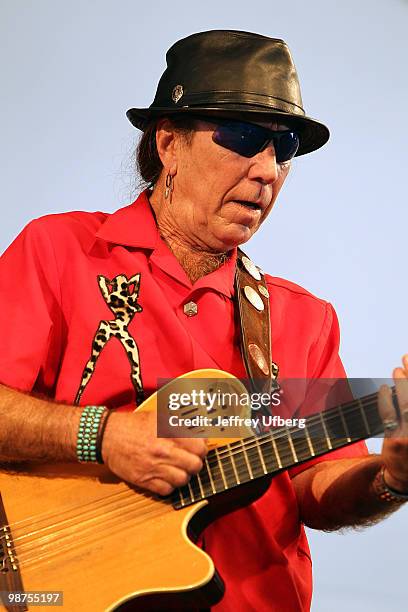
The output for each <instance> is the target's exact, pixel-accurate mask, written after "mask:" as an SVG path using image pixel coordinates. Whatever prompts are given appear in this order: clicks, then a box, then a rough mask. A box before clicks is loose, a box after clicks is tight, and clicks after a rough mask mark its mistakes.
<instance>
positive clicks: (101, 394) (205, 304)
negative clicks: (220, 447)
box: [0, 193, 366, 612]
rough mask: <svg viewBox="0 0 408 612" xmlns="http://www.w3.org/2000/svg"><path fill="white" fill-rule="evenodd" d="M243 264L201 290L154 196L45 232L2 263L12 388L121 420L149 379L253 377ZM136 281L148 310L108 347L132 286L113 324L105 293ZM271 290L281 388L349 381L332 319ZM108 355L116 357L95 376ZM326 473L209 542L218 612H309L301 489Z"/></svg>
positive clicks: (275, 492) (324, 306)
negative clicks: (204, 373)
mask: <svg viewBox="0 0 408 612" xmlns="http://www.w3.org/2000/svg"><path fill="white" fill-rule="evenodd" d="M235 259H236V253H234V255H233V257H231V258H230V260H229V261H228V262H227V263H226V264H225V265H223V266H222V267H221V268H219V269H218V270H216V271H215V272H212V273H211V274H208V275H207V276H205V277H203V278H201V279H199V280H198V281H197V282H196V283H194V284H192V283H191V282H190V280H189V279H188V277H187V276H186V273H185V272H184V270H183V269H182V267H181V266H180V264H179V263H178V261H177V259H176V258H175V257H174V256H173V254H172V253H171V251H170V250H169V249H168V247H167V246H166V245H165V243H164V242H163V241H162V240H161V238H160V235H159V233H158V230H157V227H156V223H155V219H154V215H153V214H152V211H151V208H150V205H149V202H148V199H147V197H146V193H143V194H141V195H140V196H139V198H138V199H137V200H136V202H134V203H133V204H131V205H130V206H127V207H125V208H122V209H120V210H118V211H117V212H115V213H113V214H106V213H102V212H95V213H89V212H69V213H64V214H58V215H49V216H46V217H43V218H41V219H38V220H35V221H33V222H31V223H30V224H29V225H28V226H27V227H26V228H25V229H24V230H23V232H22V233H21V234H20V235H19V236H18V237H17V239H16V240H15V241H14V242H13V244H12V245H11V246H10V247H9V248H8V249H7V250H6V252H5V253H4V255H3V256H2V258H1V260H0V304H1V309H0V324H1V329H2V350H1V352H0V380H1V382H2V383H4V384H6V385H9V386H11V387H14V388H16V389H21V390H24V391H31V390H33V391H36V392H41V393H46V394H47V395H49V396H50V397H52V398H55V399H56V400H58V401H64V402H68V403H74V400H75V397H76V395H77V393H78V391H79V390H80V389H82V395H81V398H80V403H81V404H83V405H86V404H104V405H108V406H111V407H118V406H123V405H126V404H130V403H134V401H135V384H134V380H135V377H136V375H135V371H136V370H138V372H139V376H140V379H141V381H142V384H143V388H144V391H145V394H146V395H149V394H150V393H152V392H153V391H154V390H156V387H157V380H158V379H159V378H172V377H176V376H179V375H180V374H183V373H185V372H187V371H189V370H194V369H199V368H220V369H222V370H226V371H229V372H231V373H232V374H235V375H236V376H238V377H244V376H245V370H244V367H243V364H242V360H241V356H240V350H239V345H238V338H239V330H238V329H237V328H236V325H235V323H234V306H233V299H232V298H233V294H234V287H233V285H234V267H235ZM136 274H140V283H139V295H138V298H137V303H138V304H139V306H141V307H142V310H141V311H140V312H133V314H132V313H130V314H129V316H128V315H127V314H126V312H127V311H126V308H125V309H124V310H123V312H125V315H124V316H125V317H127V316H128V320H126V321H125V323H126V329H123V326H122V332H120V331H119V332H117V334H120V333H122V342H121V341H118V340H119V338H118V337H117V338H115V337H112V338H110V340H109V341H106V335H104V334H106V329H105V328H104V325H105V327H106V324H108V325H109V324H110V323H112V321H113V320H114V319H115V317H114V314H115V312H116V311H119V310H120V306H121V304H120V300H121V297H120V286H118V291H117V295H118V298H117V300H118V301H117V303H116V311H115V308H114V309H113V310H112V303H108V301H107V299H106V295H105V296H104V290H103V283H105V287H106V286H108V287H110V288H112V286H114V283H115V279H116V283H117V284H118V283H119V284H120V282H125V284H126V282H127V281H128V280H129V279H132V277H133V278H134V277H135V275H136ZM103 277H105V280H103ZM124 277H126V280H124ZM112 281H113V283H112ZM267 282H268V286H269V291H270V296H271V325H272V346H273V359H274V361H275V362H276V363H277V364H278V365H279V368H280V375H281V376H282V377H288V378H289V377H294V378H295V377H298V378H317V377H322V378H335V377H342V376H344V370H343V367H342V365H341V362H340V358H339V356H338V344H339V330H338V324H337V320H336V316H335V313H334V311H333V308H332V307H331V305H330V304H328V303H326V302H324V301H323V300H320V299H318V298H316V297H314V296H313V295H311V294H310V293H308V292H307V291H305V290H304V289H302V288H301V287H299V286H297V285H295V284H293V283H290V282H288V281H285V280H282V279H278V278H272V277H270V276H267ZM134 285H135V281H134V282H133V286H134ZM125 295H126V291H125V292H124V293H123V296H125ZM124 299H125V301H126V297H124ZM191 300H193V301H194V302H195V303H196V304H197V306H198V313H197V315H196V316H192V317H188V316H186V314H184V311H183V306H184V305H185V304H186V303H187V302H189V301H191ZM128 306H131V305H130V303H129V304H128ZM101 322H105V323H104V324H103V325H102V327H101ZM117 322H118V323H119V324H120V325H121V320H120V319H119V318H118V319H117ZM122 322H123V321H122ZM109 329H110V330H111V333H112V334H113V335H115V331H114V329H116V328H115V327H114V326H113V327H112V326H111V327H110V328H109ZM98 330H99V332H98V335H97V336H96V332H97V331H98ZM104 330H105V331H104ZM123 334H127V335H126V337H124V336H123ZM132 341H134V342H135V344H136V346H137V352H135V349H134V345H133V347H132ZM126 342H127V343H128V344H127V345H126ZM95 343H96V344H95ZM98 343H99V345H100V346H103V348H102V350H99V349H97V352H98V358H97V360H96V361H95V362H94V365H93V371H92V375H91V376H88V375H87V373H86V368H87V367H88V366H89V363H90V359H91V356H92V354H93V351H94V350H95V347H97V346H98ZM125 345H126V346H128V349H127V350H124V349H125ZM129 347H130V348H129ZM136 361H137V367H136V366H135V362H136ZM132 363H133V369H132V368H131V364H132ZM132 372H133V375H134V376H133V378H131V374H132ZM84 377H85V378H84ZM84 380H85V383H84ZM81 381H82V386H81ZM365 453H366V449H365V446H364V445H363V444H361V445H353V446H351V447H348V448H346V449H343V450H340V451H336V452H334V453H331V454H330V458H336V457H345V456H356V455H359V454H365ZM320 460H322V459H320ZM315 461H319V459H316V460H314V461H313V462H315ZM313 462H309V463H308V464H304V465H303V466H299V467H298V468H295V469H293V470H291V471H290V473H289V472H283V473H282V474H280V475H279V476H277V477H275V478H274V479H273V481H272V484H271V486H270V488H269V489H268V491H267V492H266V494H265V495H264V496H263V497H262V498H261V499H259V500H258V501H256V502H255V503H253V504H251V505H250V506H247V507H246V508H244V509H242V510H238V511H236V512H233V513H230V514H228V515H227V516H225V517H223V518H221V519H219V520H218V521H216V522H215V523H213V524H212V525H211V526H210V527H208V528H207V529H206V531H205V534H204V542H205V548H206V550H207V551H208V552H209V554H210V555H211V557H212V558H213V560H214V562H215V565H216V567H217V569H218V570H219V573H220V574H221V576H222V577H223V579H224V581H225V583H226V594H225V596H224V598H223V600H222V602H221V603H220V604H218V605H217V606H215V607H214V610H216V611H217V612H227V611H228V612H229V611H231V612H232V611H234V612H237V611H240V610H242V611H245V612H246V611H250V610H256V611H259V610H285V612H290V611H292V610H293V611H294V612H295V611H300V610H308V609H309V605H310V599H311V590H312V578H311V561H310V553H309V549H308V545H307V540H306V536H305V533H304V529H303V526H302V525H301V523H300V522H299V516H298V506H297V503H296V498H295V494H294V490H293V487H292V485H291V476H292V477H293V475H294V474H295V473H296V472H297V471H301V470H303V469H306V468H307V467H309V466H310V465H311V464H312V463H313Z"/></svg>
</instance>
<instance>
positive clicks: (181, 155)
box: [168, 121, 290, 252]
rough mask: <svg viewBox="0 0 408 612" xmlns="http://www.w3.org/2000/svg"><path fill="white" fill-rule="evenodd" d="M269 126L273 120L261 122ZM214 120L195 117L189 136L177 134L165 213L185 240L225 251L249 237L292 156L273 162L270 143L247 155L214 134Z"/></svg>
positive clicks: (263, 216)
mask: <svg viewBox="0 0 408 612" xmlns="http://www.w3.org/2000/svg"><path fill="white" fill-rule="evenodd" d="M259 125H262V126H264V127H267V128H269V129H273V130H277V129H279V130H282V129H286V128H285V126H282V125H277V124H274V123H270V122H269V123H268V122H265V123H259ZM215 127H216V126H215V125H214V123H209V122H206V121H197V127H196V131H195V132H194V133H193V136H192V139H191V142H189V143H186V142H185V141H184V140H183V138H180V136H178V137H179V141H178V145H177V148H176V156H177V172H176V175H175V177H174V192H173V197H172V203H171V206H170V207H169V208H168V213H169V214H171V216H172V221H173V223H175V227H176V232H177V233H178V234H181V235H182V236H184V239H185V240H186V242H187V244H190V245H191V246H193V247H195V248H198V249H202V250H205V251H215V252H225V251H227V250H230V249H231V248H234V247H236V246H238V245H240V244H243V243H244V242H247V240H249V239H250V238H251V236H253V234H254V233H255V232H256V231H257V230H258V228H259V227H260V225H261V223H262V222H263V221H264V220H265V219H266V217H267V215H268V214H269V212H270V211H271V209H272V207H273V205H274V203H275V200H276V198H277V196H278V193H279V191H280V189H281V187H282V185H283V183H284V181H285V179H286V177H287V175H288V172H289V168H290V162H286V163H282V164H279V163H277V162H276V158H275V151H274V147H273V144H272V143H270V144H269V145H268V146H267V148H266V149H265V150H264V151H262V152H260V153H257V154H256V155H254V156H253V157H250V158H247V157H243V156H242V155H239V154H238V153H235V152H234V151H231V150H229V149H226V148H224V147H222V146H220V145H218V144H216V143H215V142H213V140H212V135H213V132H214V129H215Z"/></svg>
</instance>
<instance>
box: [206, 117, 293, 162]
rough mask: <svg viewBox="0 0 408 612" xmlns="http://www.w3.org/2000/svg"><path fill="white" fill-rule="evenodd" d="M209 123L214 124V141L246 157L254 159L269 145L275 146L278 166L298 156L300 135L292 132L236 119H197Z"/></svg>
mask: <svg viewBox="0 0 408 612" xmlns="http://www.w3.org/2000/svg"><path fill="white" fill-rule="evenodd" d="M197 119H201V120H202V121H206V122H207V123H214V124H215V125H216V126H217V127H216V128H215V130H214V133H213V136H212V139H213V141H214V142H215V143H216V144H218V145H220V146H221V147H224V148H225V149H229V150H230V151H234V152H235V153H238V154H239V155H243V156H244V157H254V155H256V154H257V153H260V152H261V151H263V150H264V149H266V147H267V146H268V145H269V143H270V142H272V144H273V148H274V149H275V157H276V161H277V163H278V164H281V163H283V162H287V161H289V160H290V159H292V157H294V156H295V155H296V152H297V150H298V148H299V135H298V134H297V133H296V132H293V131H291V130H282V131H276V132H275V131H273V130H268V129H267V128H264V127H261V126H260V125H255V124H254V123H246V122H244V121H236V120H235V119H218V118H217V119H216V120H214V121H213V120H212V119H211V118H209V117H197Z"/></svg>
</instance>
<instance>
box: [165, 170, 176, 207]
mask: <svg viewBox="0 0 408 612" xmlns="http://www.w3.org/2000/svg"><path fill="white" fill-rule="evenodd" d="M173 189H174V177H173V176H172V175H171V174H170V172H168V173H167V176H166V189H165V191H164V197H165V199H166V200H167V199H168V197H169V196H170V202H171V196H172V194H173Z"/></svg>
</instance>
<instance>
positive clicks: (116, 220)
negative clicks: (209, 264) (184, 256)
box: [96, 190, 237, 297]
mask: <svg viewBox="0 0 408 612" xmlns="http://www.w3.org/2000/svg"><path fill="white" fill-rule="evenodd" d="M148 193H149V191H148V190H146V191H143V192H142V193H141V194H140V195H139V196H138V198H137V199H136V200H135V202H133V203H132V204H130V205H129V206H125V207H124V208H120V209H119V210H117V211H116V212H114V213H112V214H111V215H109V216H108V217H107V219H106V220H105V221H104V222H103V223H102V225H101V227H100V228H99V229H98V231H97V232H96V238H100V239H102V240H105V241H106V242H110V243H112V244H121V245H123V246H128V247H133V248H141V249H150V250H152V251H153V253H152V255H151V258H152V260H153V261H154V262H155V263H156V264H157V265H159V267H160V268H161V269H162V270H163V271H164V272H166V273H167V274H169V275H170V276H172V277H173V278H176V279H177V280H178V281H179V282H181V283H182V284H183V285H185V286H188V287H189V288H191V290H192V291H195V290H199V289H212V290H214V291H218V292H220V293H222V294H224V295H225V296H226V297H231V296H232V295H233V294H234V278H235V265H236V260H237V249H233V251H232V253H231V257H230V258H229V259H228V261H227V262H226V263H225V264H224V265H222V266H221V267H220V268H218V269H217V270H215V271H214V272H211V273H210V274H206V275H205V276H203V277H202V278H199V279H198V280H197V281H196V282H195V283H194V284H192V283H191V282H190V280H189V279H188V277H187V275H186V273H185V272H184V270H183V269H182V267H181V266H180V264H179V262H178V261H177V259H176V258H175V257H174V255H173V253H172V252H171V250H170V249H169V248H168V247H167V245H166V244H165V243H164V241H163V240H161V238H160V234H159V231H158V229H157V225H156V219H155V216H154V213H153V210H152V208H151V206H150V202H149V198H148Z"/></svg>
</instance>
